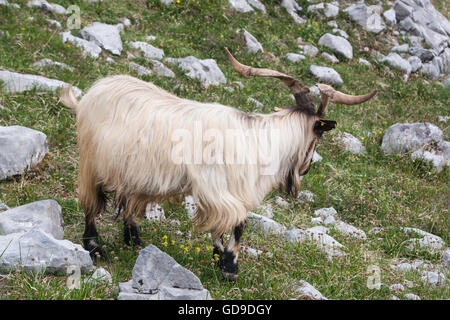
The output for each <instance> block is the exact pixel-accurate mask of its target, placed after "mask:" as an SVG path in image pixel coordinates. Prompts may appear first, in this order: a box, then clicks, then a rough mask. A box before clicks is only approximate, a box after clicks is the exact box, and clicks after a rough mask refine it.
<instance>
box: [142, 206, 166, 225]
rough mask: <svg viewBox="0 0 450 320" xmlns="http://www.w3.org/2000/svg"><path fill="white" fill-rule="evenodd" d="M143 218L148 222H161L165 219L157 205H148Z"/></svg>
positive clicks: (162, 210)
mask: <svg viewBox="0 0 450 320" xmlns="http://www.w3.org/2000/svg"><path fill="white" fill-rule="evenodd" d="M145 216H146V217H147V219H148V220H150V221H151V220H157V221H162V220H165V219H166V216H165V215H164V209H163V208H162V207H161V206H160V205H159V204H157V203H149V204H147V207H146V208H145Z"/></svg>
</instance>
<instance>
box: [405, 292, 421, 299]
mask: <svg viewBox="0 0 450 320" xmlns="http://www.w3.org/2000/svg"><path fill="white" fill-rule="evenodd" d="M405 298H406V299H408V300H421V299H420V297H419V296H418V295H415V294H414V293H407V294H405Z"/></svg>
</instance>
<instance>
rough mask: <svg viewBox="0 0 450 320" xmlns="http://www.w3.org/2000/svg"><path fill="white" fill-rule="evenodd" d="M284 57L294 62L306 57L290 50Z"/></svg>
mask: <svg viewBox="0 0 450 320" xmlns="http://www.w3.org/2000/svg"><path fill="white" fill-rule="evenodd" d="M284 57H285V58H286V59H288V60H289V61H291V62H294V63H295V62H299V61H301V60H304V59H306V57H305V56H304V55H302V54H298V53H292V52H290V53H287V54H286V55H285V56H284Z"/></svg>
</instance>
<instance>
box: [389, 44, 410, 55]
mask: <svg viewBox="0 0 450 320" xmlns="http://www.w3.org/2000/svg"><path fill="white" fill-rule="evenodd" d="M391 51H392V52H398V53H405V52H408V51H409V44H407V43H405V44H401V45H398V46H394V47H392V49H391Z"/></svg>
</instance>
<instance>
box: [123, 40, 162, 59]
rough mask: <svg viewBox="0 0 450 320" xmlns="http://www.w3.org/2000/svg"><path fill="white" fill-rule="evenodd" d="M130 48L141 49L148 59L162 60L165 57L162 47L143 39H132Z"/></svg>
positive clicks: (129, 43)
mask: <svg viewBox="0 0 450 320" xmlns="http://www.w3.org/2000/svg"><path fill="white" fill-rule="evenodd" d="M128 45H129V46H130V48H133V49H139V50H141V51H142V53H143V54H144V57H146V58H148V59H157V60H161V59H162V58H164V51H163V50H162V49H159V48H156V47H154V46H152V45H151V44H149V43H147V42H143V41H131V42H128Z"/></svg>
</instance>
